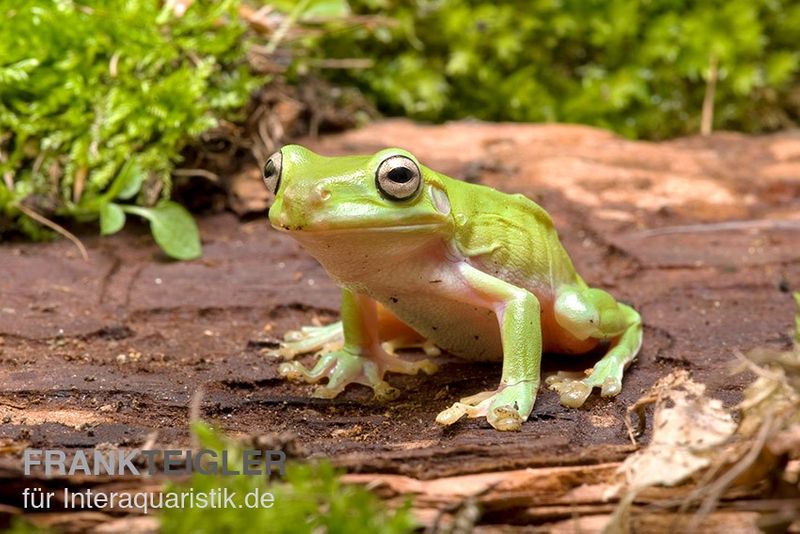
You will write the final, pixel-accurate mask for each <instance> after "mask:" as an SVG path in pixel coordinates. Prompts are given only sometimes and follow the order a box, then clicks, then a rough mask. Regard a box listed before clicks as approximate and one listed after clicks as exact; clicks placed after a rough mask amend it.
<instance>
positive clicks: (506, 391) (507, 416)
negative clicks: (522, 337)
mask: <svg viewBox="0 0 800 534" xmlns="http://www.w3.org/2000/svg"><path fill="white" fill-rule="evenodd" d="M537 386H538V384H536V383H534V382H533V381H522V382H518V383H517V384H513V385H510V386H503V387H501V388H500V389H498V390H497V391H484V392H481V393H478V394H475V395H472V396H470V397H465V398H463V399H461V401H460V402H456V403H454V404H453V405H452V406H451V407H450V408H448V409H446V410H444V411H442V412H441V413H439V415H438V416H437V417H436V422H437V423H439V424H440V425H444V426H448V425H452V424H453V423H455V422H456V421H458V420H459V419H461V418H462V417H464V416H467V417H486V420H487V421H488V422H489V424H490V425H492V426H493V427H494V428H496V429H497V430H502V431H518V430H520V429H521V428H522V423H524V422H525V421H526V420H527V419H528V416H529V415H530V413H531V411H532V410H533V403H534V402H535V401H536V388H537Z"/></svg>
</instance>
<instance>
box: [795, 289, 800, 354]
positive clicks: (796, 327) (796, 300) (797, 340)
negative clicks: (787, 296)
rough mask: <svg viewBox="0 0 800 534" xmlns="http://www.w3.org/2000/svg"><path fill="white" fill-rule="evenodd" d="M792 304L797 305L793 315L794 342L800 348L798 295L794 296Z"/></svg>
mask: <svg viewBox="0 0 800 534" xmlns="http://www.w3.org/2000/svg"><path fill="white" fill-rule="evenodd" d="M794 302H795V304H796V305H797V311H796V312H795V315H794V342H795V343H797V346H798V347H800V293H795V294H794Z"/></svg>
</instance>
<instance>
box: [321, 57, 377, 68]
mask: <svg viewBox="0 0 800 534" xmlns="http://www.w3.org/2000/svg"><path fill="white" fill-rule="evenodd" d="M310 63H311V64H312V65H314V66H315V67H319V68H321V69H371V68H372V66H373V65H374V64H375V62H374V61H372V60H371V59H369V58H340V59H315V60H311V61H310Z"/></svg>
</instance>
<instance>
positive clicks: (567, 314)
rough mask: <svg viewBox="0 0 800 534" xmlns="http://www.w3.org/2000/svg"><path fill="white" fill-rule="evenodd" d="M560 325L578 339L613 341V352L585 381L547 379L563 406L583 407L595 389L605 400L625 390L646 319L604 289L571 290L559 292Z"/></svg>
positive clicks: (561, 375)
mask: <svg viewBox="0 0 800 534" xmlns="http://www.w3.org/2000/svg"><path fill="white" fill-rule="evenodd" d="M555 316H556V322H558V324H559V325H560V326H561V327H562V328H564V329H565V330H567V331H568V332H569V333H570V334H572V335H573V336H575V338H577V339H580V340H584V339H589V338H591V339H596V340H610V345H609V350H608V352H607V353H606V354H605V356H603V357H602V358H601V359H600V361H599V362H597V364H595V366H594V367H593V368H592V370H591V371H590V372H589V374H588V376H586V377H585V378H582V379H574V378H571V377H569V376H568V374H566V373H558V374H557V375H555V376H551V377H549V378H548V380H547V385H548V386H549V387H550V389H553V390H555V391H557V392H558V393H559V394H560V397H561V404H563V405H564V406H568V407H570V408H578V407H580V406H582V405H583V403H584V402H585V401H586V399H587V398H588V397H589V395H590V394H591V393H592V390H593V389H594V388H595V387H599V388H600V394H601V395H602V396H603V397H613V396H615V395H617V394H619V392H620V391H621V390H622V375H623V372H624V371H625V369H626V368H627V366H628V365H629V364H630V363H631V362H632V361H633V359H634V358H635V357H636V354H637V353H638V352H639V349H640V347H641V345H642V319H641V317H640V316H639V314H638V313H637V312H636V310H634V309H633V308H631V307H630V306H627V305H625V304H621V303H618V302H617V301H615V300H614V298H613V297H612V296H611V295H609V294H608V293H606V292H605V291H602V290H600V289H593V288H588V287H567V288H562V289H560V290H559V294H558V297H557V299H556V303H555Z"/></svg>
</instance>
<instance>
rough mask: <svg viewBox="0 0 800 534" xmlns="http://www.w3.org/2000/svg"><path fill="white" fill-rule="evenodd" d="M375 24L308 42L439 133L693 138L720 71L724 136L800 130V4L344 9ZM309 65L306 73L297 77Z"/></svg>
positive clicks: (445, 0)
mask: <svg viewBox="0 0 800 534" xmlns="http://www.w3.org/2000/svg"><path fill="white" fill-rule="evenodd" d="M349 6H350V7H351V8H352V10H353V11H354V12H355V13H357V14H362V15H374V16H375V18H373V19H371V21H370V24H368V25H365V24H361V25H352V24H349V23H347V22H338V23H334V24H335V25H338V27H339V31H333V32H327V33H324V34H322V35H321V36H319V37H310V38H309V40H308V43H309V44H308V48H309V49H310V50H312V51H315V52H316V54H317V59H322V58H323V57H324V58H331V57H339V58H359V57H366V58H371V59H373V60H374V67H372V68H368V69H353V70H345V71H325V73H326V74H327V75H328V76H329V77H331V78H333V79H334V80H335V81H337V82H339V83H355V84H357V85H358V86H360V87H362V88H363V89H364V91H365V92H366V93H367V94H368V95H371V96H372V97H373V98H374V99H375V101H376V103H377V104H378V106H379V107H380V108H381V109H383V110H384V111H386V112H388V113H392V114H402V115H408V116H411V117H414V118H418V119H424V120H433V121H442V120H447V119H455V118H464V117H475V118H479V119H485V120H503V121H506V120H511V121H534V122H541V121H560V122H575V123H584V124H592V125H596V126H602V127H606V128H610V129H613V130H615V131H617V132H619V133H622V134H624V135H626V136H630V137H645V138H666V137H672V136H677V135H682V134H693V133H697V132H698V131H699V125H700V117H701V109H702V105H703V97H704V94H705V91H706V86H707V81H708V79H709V72H710V71H709V67H710V65H711V64H712V63H714V62H716V63H717V65H718V72H717V74H718V78H719V80H718V83H717V90H716V98H715V115H714V124H715V127H716V128H717V129H736V130H743V131H747V132H760V131H765V130H772V129H776V128H778V127H782V126H786V125H787V124H789V123H791V121H793V120H794V121H796V120H797V119H798V113H800V106H798V104H797V95H798V94H797V87H798V82H799V81H800V76H798V73H800V50H798V46H797V44H798V43H800V4H798V3H797V2H792V1H791V0H709V1H705V0H703V1H699V0H692V1H686V0H681V1H673V0H650V1H647V2H642V1H641V0H613V1H605V0H591V1H586V0H564V1H554V0H532V1H527V0H525V1H523V0H507V1H502V2H487V1H477V0H472V1H466V2H464V1H461V0H417V1H413V2H407V1H401V0H350V2H349ZM313 65H314V62H313V61H309V62H306V63H298V64H297V65H296V67H297V68H298V70H299V71H301V72H302V71H306V70H309V69H313Z"/></svg>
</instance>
